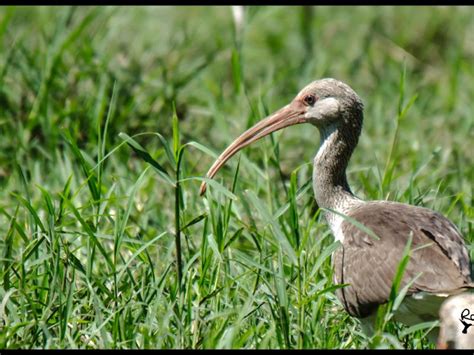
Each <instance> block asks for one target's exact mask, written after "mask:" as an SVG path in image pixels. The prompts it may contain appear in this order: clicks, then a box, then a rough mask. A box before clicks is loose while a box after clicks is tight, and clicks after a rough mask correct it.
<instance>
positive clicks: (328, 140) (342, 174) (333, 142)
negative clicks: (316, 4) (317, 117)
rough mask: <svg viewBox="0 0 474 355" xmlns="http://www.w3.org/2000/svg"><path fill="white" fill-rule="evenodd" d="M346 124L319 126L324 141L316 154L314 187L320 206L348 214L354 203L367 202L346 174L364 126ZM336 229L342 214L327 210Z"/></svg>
mask: <svg viewBox="0 0 474 355" xmlns="http://www.w3.org/2000/svg"><path fill="white" fill-rule="evenodd" d="M348 128H350V127H344V126H343V125H340V126H335V125H330V126H326V127H322V128H319V131H320V134H321V145H320V147H319V150H318V152H317V154H316V156H315V158H314V170H313V188H314V195H315V198H316V202H317V203H318V205H319V207H322V208H326V209H331V210H335V211H337V212H339V213H342V214H346V213H347V212H348V211H349V210H350V209H351V208H352V207H354V206H355V205H357V204H360V203H363V201H362V200H360V199H358V198H357V197H355V196H354V194H353V193H352V191H351V189H350V187H349V184H348V182H347V178H346V168H347V165H348V164H349V160H350V158H351V155H352V152H353V151H354V149H355V147H356V146H357V142H358V138H359V134H360V128H359V129H355V131H354V130H351V129H348ZM325 215H326V219H327V220H328V222H329V224H330V226H331V229H332V230H333V232H335V230H336V229H337V228H338V226H339V224H340V222H341V218H342V217H340V216H338V215H336V214H334V213H326V214H325Z"/></svg>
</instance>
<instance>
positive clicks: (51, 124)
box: [0, 6, 474, 348]
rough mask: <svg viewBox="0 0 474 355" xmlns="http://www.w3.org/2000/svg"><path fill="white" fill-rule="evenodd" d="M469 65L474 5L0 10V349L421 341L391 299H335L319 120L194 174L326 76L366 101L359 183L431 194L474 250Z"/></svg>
mask: <svg viewBox="0 0 474 355" xmlns="http://www.w3.org/2000/svg"><path fill="white" fill-rule="evenodd" d="M473 75H474V9H473V8H472V7H449V6H440V7H421V6H419V7H389V6H384V7H345V6H340V7H329V6H324V7H314V8H311V7H296V6H295V7H246V8H245V10H244V18H243V21H242V22H240V23H239V22H237V23H236V22H235V21H234V17H233V13H232V9H231V7H226V6H221V7H2V8H0V135H1V139H0V186H1V196H0V230H1V231H0V236H1V237H0V280H1V282H0V347H1V348H360V347H370V348H377V347H389V348H399V347H406V348H429V347H433V344H432V343H430V342H429V341H428V340H427V339H425V336H424V335H425V332H426V329H427V327H428V326H429V324H428V325H427V324H422V325H420V326H417V327H412V328H406V327H403V326H401V325H399V324H396V323H393V322H391V321H390V317H391V314H392V311H393V307H392V308H387V309H385V310H384V311H383V312H385V313H383V314H382V315H383V320H384V322H383V323H381V325H380V326H379V327H378V329H377V332H376V334H375V336H374V337H371V338H368V337H367V336H365V335H364V334H363V333H361V331H360V324H359V321H358V320H356V319H354V318H351V317H350V316H349V315H348V314H347V313H345V311H344V310H343V308H342V306H341V305H340V303H339V302H338V301H337V299H336V298H335V296H334V289H335V287H337V286H335V285H334V284H333V282H332V270H331V265H330V254H331V252H332V251H333V250H334V249H335V248H337V246H338V245H337V243H334V241H333V237H332V236H331V234H330V232H329V229H328V227H327V225H326V224H325V222H324V220H323V219H322V218H321V215H320V213H319V211H318V210H317V207H316V206H315V205H314V202H313V192H312V188H311V169H312V167H311V162H312V157H313V155H314V153H315V152H316V149H317V147H318V144H319V137H318V135H317V131H316V130H315V129H313V128H311V127H309V126H307V127H303V126H298V127H294V128H290V129H287V130H285V132H284V133H276V134H273V135H272V136H271V137H270V138H266V139H264V140H262V142H260V143H258V144H254V145H253V146H252V147H249V148H247V149H245V150H244V151H243V152H242V153H240V154H239V157H240V158H238V159H237V158H234V159H233V160H232V161H231V162H230V163H229V164H228V167H227V168H226V169H223V171H221V172H220V173H219V175H218V177H217V180H216V182H215V183H214V184H212V185H211V186H210V188H209V191H208V193H207V195H206V197H205V198H201V197H199V196H198V189H199V184H200V182H201V177H202V176H203V175H204V174H205V172H206V171H207V169H208V167H209V166H210V164H211V162H212V160H213V159H214V158H215V156H216V154H217V153H219V152H220V151H221V150H222V149H223V148H224V147H225V146H226V145H227V144H228V143H230V142H231V141H232V140H233V138H235V137H236V136H237V135H238V134H240V133H241V132H243V131H244V130H245V129H246V128H247V127H249V126H250V125H252V124H253V123H255V122H256V121H257V120H259V119H260V118H262V117H263V116H265V115H266V114H267V113H269V112H271V111H274V110H276V109H277V108H279V107H281V106H282V105H284V104H286V103H288V102H289V101H290V100H291V99H292V98H293V97H294V96H295V95H296V93H297V92H298V91H299V90H300V89H301V88H302V87H303V86H305V85H306V84H308V83H309V82H311V81H313V80H315V79H318V78H323V77H334V78H337V79H340V80H342V81H345V82H347V83H348V84H349V85H350V86H351V87H353V88H354V89H355V90H356V91H357V92H358V93H359V95H360V96H361V97H362V98H363V100H364V102H365V122H364V130H363V136H362V138H361V140H360V143H359V147H358V149H357V150H356V152H355V154H354V156H353V159H352V161H351V164H350V166H349V168H350V169H349V171H348V177H349V180H350V182H351V185H352V187H353V190H354V191H355V193H356V194H357V195H359V196H360V197H362V198H364V199H388V200H396V201H400V202H406V203H411V204H415V205H420V206H426V207H430V208H433V209H435V210H437V211H439V212H441V213H443V214H444V215H446V216H447V217H448V218H450V219H451V220H453V222H454V223H455V224H456V225H457V226H458V227H459V229H460V230H461V231H462V233H463V235H464V236H465V238H466V242H467V244H468V245H469V248H470V255H471V258H472V257H473V255H474V251H473V243H474V207H473V205H474V203H473V202H474V197H473V196H474V195H473V181H474V151H473V141H474V112H473V107H474V106H473V99H474V77H473ZM392 306H393V305H392ZM395 308H396V302H395Z"/></svg>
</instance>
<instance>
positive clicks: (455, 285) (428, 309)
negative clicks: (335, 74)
mask: <svg viewBox="0 0 474 355" xmlns="http://www.w3.org/2000/svg"><path fill="white" fill-rule="evenodd" d="M363 111H364V105H363V102H362V100H361V98H360V97H359V96H358V95H357V93H356V92H355V91H354V90H353V89H352V88H351V87H350V86H349V85H347V84H346V83H344V82H342V81H339V80H336V79H333V78H324V79H320V80H316V81H313V82H311V83H310V84H308V85H307V86H306V87H304V88H303V89H302V90H301V91H300V92H299V93H298V94H297V95H296V97H295V98H294V99H293V100H292V101H291V102H290V103H289V104H288V105H286V106H284V107H283V108H281V109H279V110H277V111H276V112H274V113H273V114H270V115H269V116H268V117H266V118H265V119H262V120H261V121H259V122H258V123H257V124H255V125H254V126H253V127H251V128H249V129H248V130H247V131H245V132H244V133H243V134H241V135H240V136H239V137H238V138H236V139H235V140H234V141H233V142H232V143H231V144H230V145H229V146H228V147H227V148H226V149H225V150H224V151H223V152H222V154H221V155H220V156H219V157H218V158H217V160H216V161H215V162H214V163H213V165H212V166H211V168H210V169H209V171H208V172H207V175H206V176H207V178H209V179H212V178H213V177H214V176H215V175H216V173H217V172H218V170H219V169H220V168H221V167H222V166H223V165H224V164H225V163H226V162H227V161H228V160H229V159H230V158H231V157H232V156H233V155H235V154H236V153H237V152H238V151H240V150H241V149H242V148H244V147H246V146H248V145H250V144H251V143H253V142H255V141H257V140H259V139H261V138H263V137H265V136H267V135H269V134H270V133H272V132H275V131H278V130H281V129H284V128H286V127H289V126H293V125H298V124H307V123H309V124H311V125H313V126H315V127H316V128H317V129H318V131H319V134H320V145H319V149H318V151H317V153H316V156H315V157H314V161H313V176H312V178H313V190H314V197H315V200H316V203H317V205H318V206H319V208H321V209H322V210H323V214H324V217H325V219H326V221H327V224H328V225H329V228H330V230H331V232H332V234H333V236H334V238H335V239H336V240H337V241H339V242H340V244H341V246H340V247H339V248H337V249H336V251H335V252H333V254H332V256H331V259H332V260H331V262H332V267H333V269H334V273H333V277H334V282H335V284H346V285H347V286H345V287H341V288H338V289H337V290H336V291H335V293H336V296H337V298H338V299H339V301H340V302H341V304H342V305H343V307H344V309H345V310H346V311H347V312H348V313H349V314H350V315H351V316H353V317H356V318H359V319H361V321H362V322H361V323H362V325H363V330H366V331H367V332H369V333H370V331H371V330H372V331H373V326H374V321H375V316H376V312H377V309H378V307H379V306H380V305H383V304H386V303H387V302H389V300H390V293H391V289H392V286H393V280H394V277H395V275H396V271H397V268H398V266H399V263H400V261H401V258H402V255H403V253H404V250H405V247H406V245H407V243H408V241H409V240H411V243H412V244H411V247H412V249H411V257H410V259H409V262H408V264H407V265H406V267H405V270H404V273H403V278H402V281H401V285H400V289H401V288H402V287H405V286H407V287H408V290H407V292H406V296H405V299H404V302H403V303H402V305H400V307H399V308H398V309H397V312H396V313H395V315H394V319H395V320H397V321H400V322H402V323H405V324H407V325H413V324H418V323H421V322H427V321H431V320H437V319H438V318H439V308H440V306H441V303H442V302H443V301H444V300H445V299H446V298H447V297H449V296H451V295H455V294H459V293H462V292H469V291H470V290H472V289H473V288H474V283H473V282H472V275H471V266H470V264H471V262H470V259H469V254H468V251H467V248H466V245H465V241H464V239H463V236H462V235H461V233H460V232H459V230H458V229H457V227H456V226H455V225H454V224H453V223H452V222H451V221H450V220H449V219H447V218H446V217H444V216H443V215H442V214H440V213H438V212H436V211H434V210H431V209H428V208H425V207H421V206H413V205H409V204H404V203H399V202H394V201H388V200H376V201H364V200H362V199H360V198H359V197H357V196H356V195H355V194H354V193H353V192H352V190H351V188H350V186H349V183H348V180H347V176H346V168H347V166H348V164H349V160H350V158H351V156H352V154H353V152H354V150H355V148H356V146H357V143H358V141H359V137H360V135H361V132H362V123H363V119H364V114H363ZM205 191H206V182H205V180H204V181H203V183H202V184H201V188H200V194H201V195H203V194H204V193H205ZM361 225H362V226H363V227H361ZM410 282H411V284H409V283H410ZM372 334H373V333H372Z"/></svg>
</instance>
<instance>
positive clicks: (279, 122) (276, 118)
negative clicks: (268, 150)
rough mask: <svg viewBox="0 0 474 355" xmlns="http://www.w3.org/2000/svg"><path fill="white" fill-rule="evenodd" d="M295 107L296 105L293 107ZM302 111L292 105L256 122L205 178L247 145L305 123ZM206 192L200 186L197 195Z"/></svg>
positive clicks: (221, 157)
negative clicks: (273, 133) (281, 130)
mask: <svg viewBox="0 0 474 355" xmlns="http://www.w3.org/2000/svg"><path fill="white" fill-rule="evenodd" d="M295 106H296V105H295ZM305 122H306V119H305V117H304V111H303V110H301V109H299V110H298V109H295V108H294V107H293V105H291V104H290V105H287V106H285V107H283V108H281V109H280V110H278V111H277V112H275V113H273V114H271V115H270V116H268V117H267V118H264V119H263V120H261V121H260V122H258V123H257V124H256V125H255V126H253V127H251V128H249V129H248V130H247V131H245V132H244V133H242V134H241V135H240V136H239V137H238V138H237V139H236V140H235V141H233V142H232V143H231V144H230V145H229V146H228V147H227V148H226V149H225V150H224V151H223V152H222V154H221V155H220V156H219V158H217V160H216V161H215V162H214V164H212V166H211V168H210V169H209V171H208V172H207V174H206V177H208V178H209V179H212V178H213V177H214V176H215V175H216V173H217V172H218V171H219V169H220V168H221V167H222V166H223V165H224V164H225V163H226V162H227V161H228V160H229V159H230V158H231V157H232V156H233V155H235V153H237V152H238V151H239V150H241V149H242V148H245V147H246V146H248V145H249V144H251V143H253V142H255V141H257V140H259V139H260V138H263V137H265V136H267V135H269V134H270V133H272V132H275V131H279V130H280V129H283V128H285V127H288V126H293V125H296V124H300V123H305ZM205 192H206V183H205V182H203V183H202V184H201V189H200V191H199V194H200V195H201V196H202V195H203V194H204V193H205Z"/></svg>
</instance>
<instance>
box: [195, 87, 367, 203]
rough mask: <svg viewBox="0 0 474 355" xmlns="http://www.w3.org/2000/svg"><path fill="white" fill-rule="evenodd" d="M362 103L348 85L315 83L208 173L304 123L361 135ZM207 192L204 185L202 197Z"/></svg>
mask: <svg viewBox="0 0 474 355" xmlns="http://www.w3.org/2000/svg"><path fill="white" fill-rule="evenodd" d="M362 108H363V105H362V101H361V99H360V98H359V96H358V95H357V94H356V93H355V92H354V90H352V89H351V88H350V87H349V86H348V85H346V84H344V83H343V82H341V81H338V80H335V79H321V80H316V81H313V82H312V83H311V84H309V85H307V86H306V87H305V88H304V89H302V90H301V91H300V92H299V93H298V95H296V97H295V98H294V99H293V100H292V101H291V102H290V103H289V104H288V105H286V106H285V107H283V108H281V109H279V110H278V111H276V112H274V113H273V114H271V115H270V116H268V117H266V118H264V119H262V120H261V121H259V122H258V123H257V124H255V125H254V126H253V127H251V128H249V129H248V130H247V131H245V132H244V133H243V134H241V135H240V136H239V137H238V138H237V139H235V140H234V141H233V142H232V143H231V144H230V145H229V146H228V147H227V148H226V149H225V150H224V152H222V154H221V155H220V156H219V157H218V158H217V160H216V161H215V162H214V164H213V165H212V166H211V168H210V169H209V171H208V172H207V177H208V178H213V177H214V175H215V174H216V173H217V172H218V171H219V169H220V168H221V167H222V166H223V165H224V164H225V163H226V162H227V161H228V160H229V159H230V158H231V157H232V156H233V155H234V154H235V153H237V152H238V151H239V150H241V149H242V148H244V147H246V146H248V145H250V144H251V143H253V142H255V141H257V140H259V139H260V138H263V137H265V136H267V135H269V134H270V133H272V132H276V131H279V130H281V129H283V128H285V127H289V126H293V125H296V124H300V123H311V124H313V125H315V126H316V127H318V129H319V130H325V129H326V128H327V127H336V128H337V127H339V126H341V125H351V126H353V127H354V128H356V129H357V128H358V129H357V130H358V132H357V134H358V133H359V132H360V127H361V125H362ZM205 191H206V183H205V182H203V183H202V185H201V190H200V194H201V195H202V194H204V192H205Z"/></svg>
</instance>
